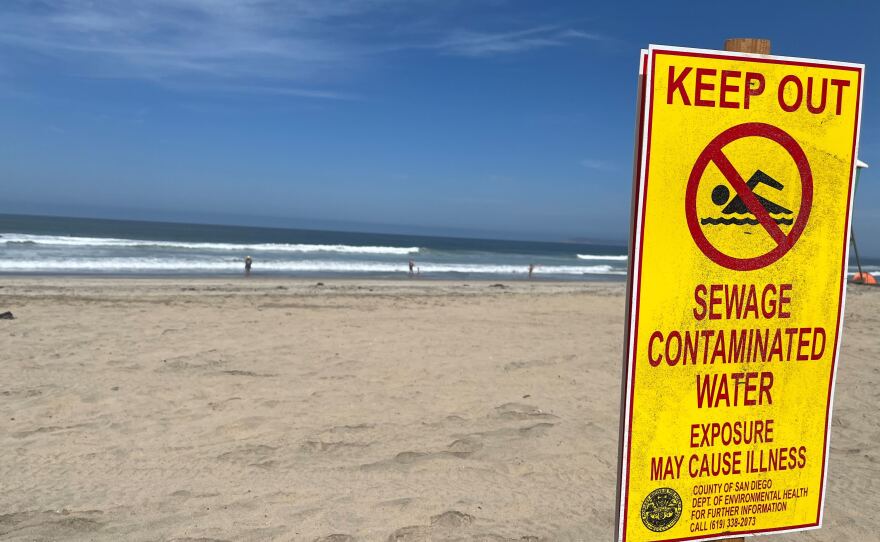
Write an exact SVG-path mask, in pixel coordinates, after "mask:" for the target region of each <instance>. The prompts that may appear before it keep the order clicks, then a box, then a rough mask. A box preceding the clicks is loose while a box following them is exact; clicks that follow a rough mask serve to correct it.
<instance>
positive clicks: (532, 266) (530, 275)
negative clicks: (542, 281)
mask: <svg viewBox="0 0 880 542" xmlns="http://www.w3.org/2000/svg"><path fill="white" fill-rule="evenodd" d="M534 272H535V264H533V263H530V264H529V280H532V273H534Z"/></svg>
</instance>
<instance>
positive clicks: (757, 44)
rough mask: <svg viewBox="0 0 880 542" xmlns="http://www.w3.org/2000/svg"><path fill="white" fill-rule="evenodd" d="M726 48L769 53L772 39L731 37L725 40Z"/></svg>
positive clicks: (759, 53)
mask: <svg viewBox="0 0 880 542" xmlns="http://www.w3.org/2000/svg"><path fill="white" fill-rule="evenodd" d="M724 50H725V51H736V52H738V53H755V54H758V55H769V54H770V40H764V39H760V38H730V39H727V40H724Z"/></svg>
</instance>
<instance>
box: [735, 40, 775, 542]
mask: <svg viewBox="0 0 880 542" xmlns="http://www.w3.org/2000/svg"><path fill="white" fill-rule="evenodd" d="M724 50H725V51H736V52H739V53H755V54H759V55H769V54H770V40H764V39H760V38H730V39H727V40H724ZM724 540H725V541H726V542H745V538H744V537H741V536H739V537H736V538H725V539H724Z"/></svg>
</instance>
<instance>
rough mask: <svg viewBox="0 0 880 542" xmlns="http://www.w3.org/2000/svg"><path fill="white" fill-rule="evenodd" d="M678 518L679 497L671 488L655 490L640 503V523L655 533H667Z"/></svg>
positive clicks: (679, 509)
mask: <svg viewBox="0 0 880 542" xmlns="http://www.w3.org/2000/svg"><path fill="white" fill-rule="evenodd" d="M680 517H681V496H680V495H679V494H678V493H677V492H676V491H675V490H674V489H672V488H668V487H661V488H658V489H655V490H654V491H652V492H650V493H649V494H648V496H647V497H645V500H644V501H643V502H642V523H644V524H645V527H647V528H648V529H650V530H652V531H654V532H655V533H660V532H663V531H668V530H669V529H671V528H672V526H673V525H675V523H676V522H677V521H678V518H680Z"/></svg>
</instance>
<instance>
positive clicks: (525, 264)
mask: <svg viewBox="0 0 880 542" xmlns="http://www.w3.org/2000/svg"><path fill="white" fill-rule="evenodd" d="M245 256H251V258H252V259H253V269H252V275H253V276H261V275H264V276H294V277H347V278H405V277H407V276H408V274H409V265H408V263H409V260H413V262H414V265H415V271H416V273H417V274H418V277H420V278H425V279H485V280H495V279H524V278H527V276H528V268H529V265H534V266H535V267H534V278H535V279H554V280H625V278H626V267H627V256H626V247H623V246H612V245H595V244H582V243H549V242H532V241H504V240H492V239H464V238H454V237H432V236H420V235H390V234H373V233H355V232H341V231H320V230H300V229H282V228H259V227H246V226H212V225H203V224H179V223H168V222H140V221H128V220H104V219H84V218H61V217H43V216H19V215H0V273H2V274H22V273H24V274H87V275H140V276H155V275H201V276H204V275H216V276H224V275H225V276H234V275H241V274H243V272H244V258H245Z"/></svg>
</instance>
